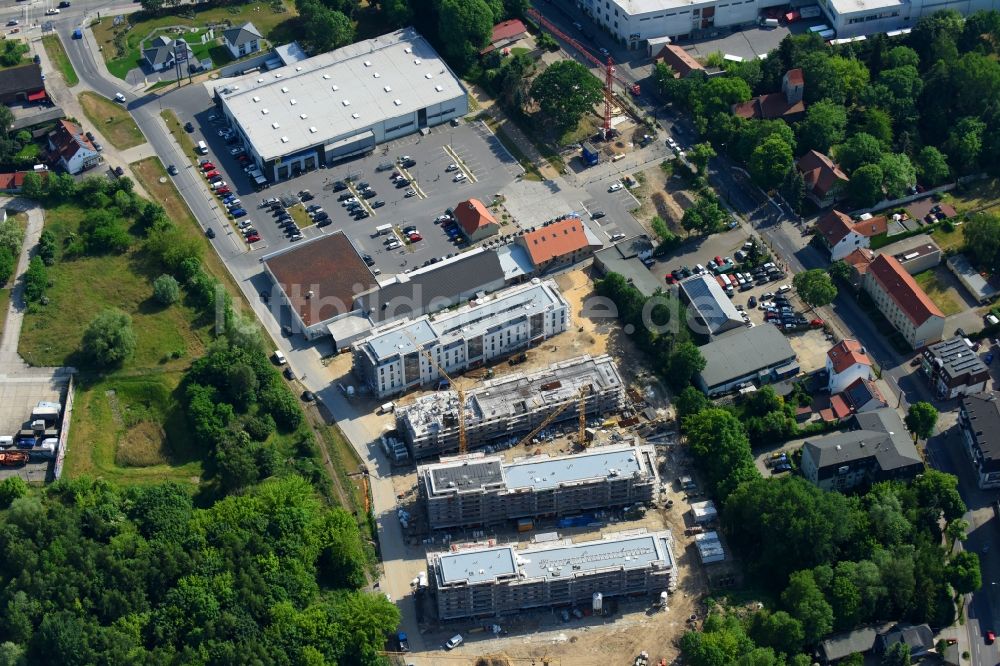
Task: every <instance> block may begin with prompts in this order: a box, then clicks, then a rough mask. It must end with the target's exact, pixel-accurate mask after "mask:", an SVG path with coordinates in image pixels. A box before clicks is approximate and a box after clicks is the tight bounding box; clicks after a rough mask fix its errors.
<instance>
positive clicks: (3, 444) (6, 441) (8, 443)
mask: <svg viewBox="0 0 1000 666" xmlns="http://www.w3.org/2000/svg"><path fill="white" fill-rule="evenodd" d="M12 446H14V436H13V435H0V449H9V448H10V447H12Z"/></svg>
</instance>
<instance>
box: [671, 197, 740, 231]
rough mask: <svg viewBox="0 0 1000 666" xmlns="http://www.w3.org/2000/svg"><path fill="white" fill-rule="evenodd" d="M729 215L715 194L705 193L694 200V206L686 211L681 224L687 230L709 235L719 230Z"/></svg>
mask: <svg viewBox="0 0 1000 666" xmlns="http://www.w3.org/2000/svg"><path fill="white" fill-rule="evenodd" d="M727 217H729V215H728V214H727V213H726V211H725V209H724V208H723V207H722V206H721V205H720V203H719V200H718V199H717V198H716V197H715V195H714V194H711V193H705V194H703V195H702V196H701V197H699V198H698V200H697V201H695V202H694V205H693V206H691V207H690V208H688V209H687V210H686V211H684V217H682V218H681V226H682V227H684V229H686V230H687V231H697V232H700V233H702V234H705V235H706V236H707V235H709V234H714V233H715V232H717V231H719V229H721V228H722V223H723V222H724V221H725V220H726V218H727Z"/></svg>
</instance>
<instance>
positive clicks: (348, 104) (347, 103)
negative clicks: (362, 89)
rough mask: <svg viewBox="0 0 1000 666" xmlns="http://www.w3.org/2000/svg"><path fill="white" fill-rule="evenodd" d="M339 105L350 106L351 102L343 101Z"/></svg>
mask: <svg viewBox="0 0 1000 666" xmlns="http://www.w3.org/2000/svg"><path fill="white" fill-rule="evenodd" d="M341 104H343V105H344V106H350V105H351V100H349V99H345V100H344V101H342V102H341Z"/></svg>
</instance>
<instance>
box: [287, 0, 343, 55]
mask: <svg viewBox="0 0 1000 666" xmlns="http://www.w3.org/2000/svg"><path fill="white" fill-rule="evenodd" d="M298 7H299V13H300V14H301V16H302V19H303V23H304V25H305V31H304V32H305V34H304V37H305V40H304V41H305V42H306V43H307V44H309V46H310V47H311V48H312V50H313V51H315V52H318V53H325V52H326V51H332V50H334V49H338V48H340V47H341V46H346V45H347V44H350V43H351V42H352V41H354V26H353V25H352V24H351V19H350V18H348V17H347V16H346V15H345V14H344V13H343V12H340V11H336V10H332V9H327V8H326V7H324V6H323V5H321V4H318V3H314V2H305V3H303V2H299V4H298Z"/></svg>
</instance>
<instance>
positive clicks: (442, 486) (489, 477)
mask: <svg viewBox="0 0 1000 666" xmlns="http://www.w3.org/2000/svg"><path fill="white" fill-rule="evenodd" d="M643 453H647V454H650V455H652V450H651V449H649V448H648V447H646V448H640V447H636V446H606V447H597V448H594V449H590V450H588V451H587V452H585V453H578V454H573V455H567V456H557V457H555V458H550V457H549V456H547V455H542V456H533V457H530V458H523V459H521V460H515V461H513V462H510V463H505V462H504V461H503V458H502V457H500V456H479V457H473V458H468V459H464V460H449V461H445V462H440V463H436V464H433V465H427V466H426V468H427V469H426V472H425V473H426V474H428V476H429V478H430V481H431V488H430V489H429V492H430V494H432V495H437V494H440V493H444V492H447V491H448V490H450V489H457V490H459V491H464V490H478V489H480V488H483V487H485V486H488V485H491V484H500V485H501V486H502V487H504V488H506V489H509V490H517V489H520V488H531V489H534V490H546V489H549V488H555V487H557V486H559V485H560V484H566V483H573V482H577V481H586V480H588V479H599V478H608V477H611V476H627V475H630V474H642V475H645V474H646V472H647V471H648V470H647V469H646V468H645V467H644V466H643V464H642V460H641V456H642V455H643ZM654 464H655V463H654Z"/></svg>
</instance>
